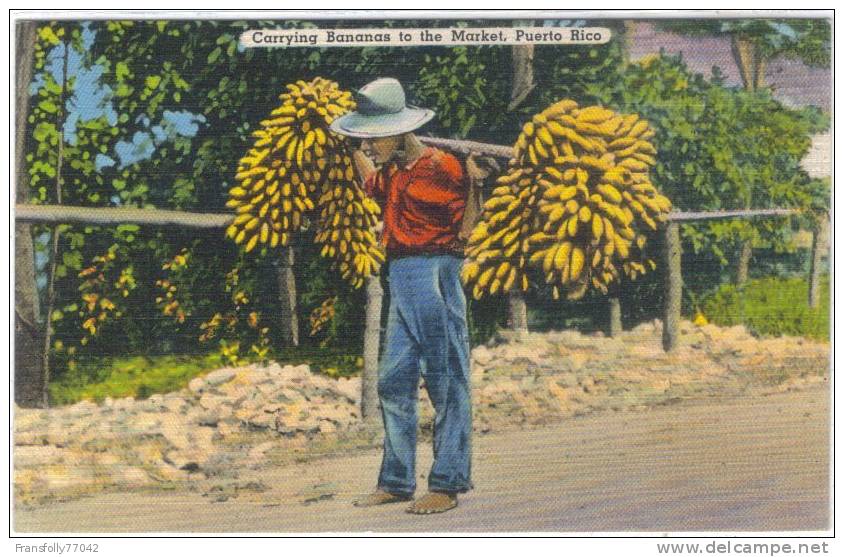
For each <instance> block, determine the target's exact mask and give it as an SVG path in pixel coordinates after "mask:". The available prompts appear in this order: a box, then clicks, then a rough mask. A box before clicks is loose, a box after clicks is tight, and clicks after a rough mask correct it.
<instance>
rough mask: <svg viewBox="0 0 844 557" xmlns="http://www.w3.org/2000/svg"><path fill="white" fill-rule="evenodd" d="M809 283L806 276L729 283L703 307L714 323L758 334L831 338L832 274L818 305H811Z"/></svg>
mask: <svg viewBox="0 0 844 557" xmlns="http://www.w3.org/2000/svg"><path fill="white" fill-rule="evenodd" d="M808 286H809V285H808V283H807V282H806V280H805V279H800V278H791V279H782V278H776V277H767V278H763V279H756V280H751V281H749V282H748V283H747V284H745V285H744V286H735V285H732V284H725V285H722V286H721V287H720V288H719V289H718V290H716V291H715V292H714V293H713V294H711V295H710V296H707V297H706V298H704V300H703V301H702V302H701V310H702V312H703V314H704V315H705V316H706V318H707V319H708V320H709V321H711V322H712V323H715V324H718V325H738V324H744V325H745V326H747V328H748V330H750V331H751V332H752V333H754V334H757V335H771V336H782V335H790V336H805V337H810V338H815V339H820V340H829V305H830V299H829V276H828V275H827V276H825V277H824V278H823V280H822V281H821V296H820V304H819V306H818V307H817V308H810V307H809V305H808V301H807V300H808Z"/></svg>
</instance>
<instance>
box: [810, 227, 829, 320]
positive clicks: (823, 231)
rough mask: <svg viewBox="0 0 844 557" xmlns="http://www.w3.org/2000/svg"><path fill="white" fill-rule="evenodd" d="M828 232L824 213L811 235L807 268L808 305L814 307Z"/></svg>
mask: <svg viewBox="0 0 844 557" xmlns="http://www.w3.org/2000/svg"><path fill="white" fill-rule="evenodd" d="M828 233H829V221H828V220H827V218H826V215H824V216H822V217H821V218H820V219H819V220H818V225H817V228H816V229H815V231H814V234H813V235H812V261H811V266H810V268H809V307H810V308H816V307H818V303H819V302H820V295H821V262H822V260H823V256H824V253H825V252H826V251H827V247H826V239H827V235H828Z"/></svg>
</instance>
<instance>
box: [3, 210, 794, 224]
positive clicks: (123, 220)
mask: <svg viewBox="0 0 844 557" xmlns="http://www.w3.org/2000/svg"><path fill="white" fill-rule="evenodd" d="M794 213H796V210H794V209H740V210H725V211H694V212H680V211H676V212H673V213H669V215H668V220H669V221H672V222H689V221H701V220H713V219H730V218H754V217H775V216H787V215H791V214H794ZM233 218H234V215H233V214H231V213H194V212H190V211H172V210H169V209H138V208H134V207H79V206H73V205H29V204H18V205H15V220H16V221H19V222H30V223H42V224H67V223H71V224H73V223H76V224H89V225H102V226H117V225H119V224H142V225H149V226H180V227H184V228H224V227H226V226H228V225H229V223H231V221H232V219H233Z"/></svg>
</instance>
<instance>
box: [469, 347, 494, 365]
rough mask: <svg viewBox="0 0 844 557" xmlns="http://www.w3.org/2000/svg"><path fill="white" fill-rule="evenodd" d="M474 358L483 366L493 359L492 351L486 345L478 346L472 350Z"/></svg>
mask: <svg viewBox="0 0 844 557" xmlns="http://www.w3.org/2000/svg"><path fill="white" fill-rule="evenodd" d="M472 359H473V360H474V361H475V362H477V363H478V364H480V365H482V366H486V365H487V364H489V363H490V362H491V361H492V352H490V350H489V348H487V347H486V346H478V347H477V348H475V349H473V350H472Z"/></svg>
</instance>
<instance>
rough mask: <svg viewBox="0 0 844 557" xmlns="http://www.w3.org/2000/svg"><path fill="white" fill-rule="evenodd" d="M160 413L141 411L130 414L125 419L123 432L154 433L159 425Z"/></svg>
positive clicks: (160, 420)
mask: <svg viewBox="0 0 844 557" xmlns="http://www.w3.org/2000/svg"><path fill="white" fill-rule="evenodd" d="M161 416H162V414H159V413H158V412H155V413H151V412H141V413H138V414H130V415H128V416H127V417H126V420H125V432H126V433H129V434H136V435H137V434H145V433H155V432H156V431H157V430H158V428H159V426H160V425H161V422H162V418H161Z"/></svg>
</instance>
